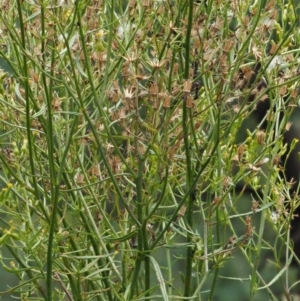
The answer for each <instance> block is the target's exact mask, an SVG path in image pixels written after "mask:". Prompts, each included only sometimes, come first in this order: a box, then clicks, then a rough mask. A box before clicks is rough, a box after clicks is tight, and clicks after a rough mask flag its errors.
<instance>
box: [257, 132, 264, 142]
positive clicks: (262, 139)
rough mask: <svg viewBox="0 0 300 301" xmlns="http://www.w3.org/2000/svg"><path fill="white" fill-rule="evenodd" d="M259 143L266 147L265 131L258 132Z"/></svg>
mask: <svg viewBox="0 0 300 301" xmlns="http://www.w3.org/2000/svg"><path fill="white" fill-rule="evenodd" d="M256 138H257V142H258V143H259V144H260V145H265V138H266V133H265V132H264V131H258V132H257V133H256Z"/></svg>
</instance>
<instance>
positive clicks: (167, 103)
mask: <svg viewBox="0 0 300 301" xmlns="http://www.w3.org/2000/svg"><path fill="white" fill-rule="evenodd" d="M163 99H164V102H163V107H164V108H170V106H171V96H170V95H165V96H164V98H163Z"/></svg>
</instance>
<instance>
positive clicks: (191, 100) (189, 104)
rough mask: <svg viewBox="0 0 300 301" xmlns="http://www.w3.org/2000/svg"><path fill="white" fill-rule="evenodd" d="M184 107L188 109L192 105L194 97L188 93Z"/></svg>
mask: <svg viewBox="0 0 300 301" xmlns="http://www.w3.org/2000/svg"><path fill="white" fill-rule="evenodd" d="M186 107H187V108H189V109H191V108H193V107H194V99H193V97H192V95H188V97H187V98H186Z"/></svg>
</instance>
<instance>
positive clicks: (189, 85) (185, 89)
mask: <svg viewBox="0 0 300 301" xmlns="http://www.w3.org/2000/svg"><path fill="white" fill-rule="evenodd" d="M192 86H193V81H192V80H191V79H188V80H187V81H185V83H184V84H183V92H185V93H191V89H192Z"/></svg>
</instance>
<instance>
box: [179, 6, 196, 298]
mask: <svg viewBox="0 0 300 301" xmlns="http://www.w3.org/2000/svg"><path fill="white" fill-rule="evenodd" d="M193 6H194V1H193V0H190V1H189V15H188V26H187V32H186V42H185V69H184V78H185V79H186V80H188V79H189V70H190V47H191V46H190V43H191V41H190V39H191V30H192V24H193ZM188 111H189V109H188V108H187V105H186V101H183V113H182V128H183V135H184V148H185V155H186V174H187V177H186V189H187V190H190V187H191V184H192V178H193V171H192V163H191V154H190V141H189V134H188V133H189V126H188V124H189V121H188V115H189V114H188ZM194 202H195V197H194V193H193V190H191V191H190V193H189V194H188V206H187V222H188V228H189V230H190V231H192V230H193V222H194V221H193V216H194ZM192 240H193V237H192V235H191V234H189V233H188V234H187V244H188V245H191V242H192ZM193 252H194V250H193V246H190V247H188V248H187V254H186V272H185V287H184V296H185V297H189V296H190V294H191V279H192V263H193Z"/></svg>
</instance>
